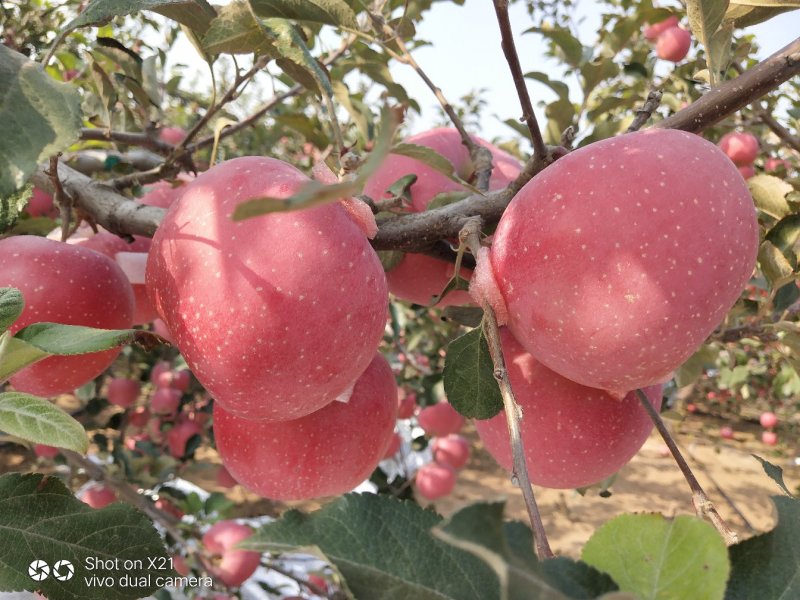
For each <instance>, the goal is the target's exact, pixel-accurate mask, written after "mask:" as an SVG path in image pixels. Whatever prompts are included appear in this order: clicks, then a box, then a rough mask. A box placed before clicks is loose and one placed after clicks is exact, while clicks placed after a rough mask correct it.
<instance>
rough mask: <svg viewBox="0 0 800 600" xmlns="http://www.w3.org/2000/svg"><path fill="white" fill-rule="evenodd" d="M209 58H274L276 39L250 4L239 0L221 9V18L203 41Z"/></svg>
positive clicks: (217, 18)
mask: <svg viewBox="0 0 800 600" xmlns="http://www.w3.org/2000/svg"><path fill="white" fill-rule="evenodd" d="M202 47H203V50H205V51H206V52H207V53H209V54H221V53H223V52H225V53H229V54H248V53H251V52H255V53H256V54H274V53H275V52H276V50H275V47H274V39H273V38H272V37H271V36H269V35H267V32H266V31H265V30H264V28H263V27H262V26H261V24H260V23H259V22H258V19H257V18H256V16H255V15H254V14H253V12H252V11H251V10H250V6H249V5H248V3H247V0H235V1H234V2H231V3H230V4H228V5H227V6H222V7H221V8H220V9H219V14H218V15H217V16H216V18H215V19H214V20H213V21H211V24H210V26H209V28H208V30H207V31H206V34H205V36H204V37H203V39H202Z"/></svg>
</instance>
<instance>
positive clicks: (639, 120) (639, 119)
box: [626, 90, 661, 133]
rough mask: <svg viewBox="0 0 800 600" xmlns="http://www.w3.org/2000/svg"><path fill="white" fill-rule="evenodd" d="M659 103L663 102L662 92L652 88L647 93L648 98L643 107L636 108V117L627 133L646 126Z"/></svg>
mask: <svg viewBox="0 0 800 600" xmlns="http://www.w3.org/2000/svg"><path fill="white" fill-rule="evenodd" d="M659 104H661V92H660V91H659V90H652V91H651V92H650V93H649V94H647V100H645V101H644V104H643V105H642V108H637V109H636V117H635V118H634V119H633V123H631V125H630V127H628V130H627V132H626V133H633V132H634V131H639V130H640V129H641V128H642V127H644V124H645V123H647V120H648V119H649V118H650V117H651V116H652V115H653V113H654V112H655V111H656V109H657V108H658V105H659Z"/></svg>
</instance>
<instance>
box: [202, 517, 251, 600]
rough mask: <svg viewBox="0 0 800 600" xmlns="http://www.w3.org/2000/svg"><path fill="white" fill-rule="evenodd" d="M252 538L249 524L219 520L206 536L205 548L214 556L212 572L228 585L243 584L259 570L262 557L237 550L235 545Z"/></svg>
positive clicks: (204, 535)
mask: <svg viewBox="0 0 800 600" xmlns="http://www.w3.org/2000/svg"><path fill="white" fill-rule="evenodd" d="M251 535H253V530H252V529H250V527H248V526H247V525H242V524H240V523H236V522H235V521H219V522H217V523H215V524H214V525H212V526H211V528H210V529H209V530H208V531H206V532H205V533H204V534H203V546H205V548H206V550H208V551H209V552H211V553H212V554H214V555H215V556H214V557H213V558H212V566H211V572H212V573H213V574H214V575H215V576H216V577H218V578H219V579H220V581H222V583H224V584H225V585H228V586H232V587H235V586H239V585H242V583H244V582H245V581H246V580H247V579H249V578H250V576H251V575H252V574H253V573H254V572H255V570H256V569H257V568H258V565H259V564H260V563H261V554H259V553H258V552H250V551H248V550H236V549H234V546H236V544H238V543H239V542H242V541H244V540H245V539H247V538H249V537H250V536H251Z"/></svg>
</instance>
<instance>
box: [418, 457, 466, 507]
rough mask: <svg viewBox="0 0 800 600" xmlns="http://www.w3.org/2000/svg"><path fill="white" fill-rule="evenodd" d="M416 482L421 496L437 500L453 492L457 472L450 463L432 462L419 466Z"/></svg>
mask: <svg viewBox="0 0 800 600" xmlns="http://www.w3.org/2000/svg"><path fill="white" fill-rule="evenodd" d="M414 482H415V485H416V488H417V493H418V494H419V495H420V496H422V497H423V498H425V499H426V500H437V499H439V498H442V497H444V496H447V495H448V494H450V493H452V491H453V488H455V486H456V472H455V470H454V469H453V467H451V466H450V465H446V464H445V465H442V464H439V463H435V462H432V463H428V464H426V465H422V466H421V467H420V468H419V471H417V474H416V476H415V477H414Z"/></svg>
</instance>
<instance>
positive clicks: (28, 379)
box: [0, 235, 134, 396]
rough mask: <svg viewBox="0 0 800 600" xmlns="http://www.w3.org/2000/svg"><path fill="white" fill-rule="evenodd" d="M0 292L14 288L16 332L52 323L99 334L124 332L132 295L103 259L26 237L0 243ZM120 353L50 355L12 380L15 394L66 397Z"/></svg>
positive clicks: (114, 268)
mask: <svg viewBox="0 0 800 600" xmlns="http://www.w3.org/2000/svg"><path fill="white" fill-rule="evenodd" d="M0 287H16V288H19V289H20V290H21V291H22V294H23V296H24V298H25V309H24V310H23V311H22V315H21V316H20V318H19V319H17V321H16V322H15V323H14V324H13V325H12V326H11V328H10V331H11V332H12V333H16V332H17V331H18V330H20V329H22V328H23V327H25V326H27V325H30V324H32V323H39V322H52V323H62V324H66V325H83V326H87V327H98V328H101V329H127V328H129V327H130V326H131V323H132V318H133V302H134V300H133V291H132V290H131V286H130V283H128V279H127V278H126V277H125V274H124V273H123V272H122V270H121V269H120V268H119V266H117V265H116V264H115V263H114V262H113V261H111V260H110V259H109V258H108V257H106V256H103V255H102V254H98V253H97V252H92V251H91V250H88V249H86V248H80V247H77V246H71V245H69V244H63V243H61V242H55V241H53V240H48V239H45V238H41V237H35V236H31V235H20V236H15V237H8V238H5V239H2V240H0ZM119 352H120V350H119V349H116V348H115V349H112V350H106V351H104V352H95V353H92V354H81V355H78V356H51V357H48V358H45V359H44V360H41V361H39V362H37V363H34V364H32V365H30V366H28V367H25V368H24V369H22V370H21V371H19V372H18V373H17V374H16V375H14V376H12V377H11V384H12V385H13V386H14V389H16V390H18V391H21V392H27V393H30V394H35V395H37V396H55V395H56V394H61V393H66V392H71V391H72V390H74V389H75V388H78V387H80V386H82V385H83V384H84V383H86V382H87V381H90V380H92V379H94V378H95V377H97V376H98V375H99V374H100V373H102V372H103V371H104V370H105V369H106V368H107V367H108V366H109V365H110V364H111V362H112V361H113V360H114V358H116V356H117V355H118V354H119Z"/></svg>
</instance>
